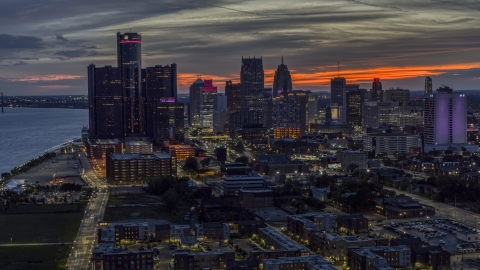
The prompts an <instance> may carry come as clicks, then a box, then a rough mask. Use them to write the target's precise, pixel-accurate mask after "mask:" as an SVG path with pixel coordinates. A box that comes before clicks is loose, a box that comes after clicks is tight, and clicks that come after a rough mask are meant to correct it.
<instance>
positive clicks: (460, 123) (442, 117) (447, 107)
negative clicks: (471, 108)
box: [424, 91, 467, 150]
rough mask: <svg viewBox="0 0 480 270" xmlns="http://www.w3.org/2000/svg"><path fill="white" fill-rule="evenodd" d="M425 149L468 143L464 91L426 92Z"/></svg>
mask: <svg viewBox="0 0 480 270" xmlns="http://www.w3.org/2000/svg"><path fill="white" fill-rule="evenodd" d="M424 125H425V135H424V136H425V149H426V150H427V149H428V147H427V145H430V146H431V147H430V148H436V149H438V150H441V148H442V146H441V145H443V147H445V146H448V145H452V144H466V143H467V96H466V95H465V94H464V93H452V92H439V91H437V93H434V94H425V112H424Z"/></svg>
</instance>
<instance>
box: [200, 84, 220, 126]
mask: <svg viewBox="0 0 480 270" xmlns="http://www.w3.org/2000/svg"><path fill="white" fill-rule="evenodd" d="M216 103H217V87H216V86H213V80H205V81H204V85H203V87H202V90H201V98H200V127H201V128H203V129H208V130H209V131H212V132H213V111H214V109H215V107H216V105H217V104H216Z"/></svg>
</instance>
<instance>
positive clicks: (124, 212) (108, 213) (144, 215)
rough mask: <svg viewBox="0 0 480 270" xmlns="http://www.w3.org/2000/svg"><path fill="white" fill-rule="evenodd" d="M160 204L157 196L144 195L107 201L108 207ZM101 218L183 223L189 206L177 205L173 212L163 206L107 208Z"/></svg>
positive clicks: (115, 197)
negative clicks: (160, 220)
mask: <svg viewBox="0 0 480 270" xmlns="http://www.w3.org/2000/svg"><path fill="white" fill-rule="evenodd" d="M158 202H161V199H160V197H158V196H145V195H143V194H142V195H111V196H110V197H109V199H108V203H107V204H108V205H122V204H148V203H158ZM108 205H107V208H106V210H105V215H104V217H103V219H104V221H108V222H115V221H126V220H141V219H164V220H168V221H170V222H172V223H185V221H184V220H183V217H184V216H185V214H186V213H187V211H188V210H189V206H188V205H186V204H185V203H183V202H181V201H180V202H179V203H178V207H177V209H176V210H174V211H169V210H168V209H167V208H166V207H165V206H158V205H148V206H145V207H141V206H135V207H108Z"/></svg>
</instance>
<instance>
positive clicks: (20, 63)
mask: <svg viewBox="0 0 480 270" xmlns="http://www.w3.org/2000/svg"><path fill="white" fill-rule="evenodd" d="M24 65H27V63H26V62H24V61H18V62H16V63H12V62H10V63H9V64H4V65H1V66H2V67H8V66H24Z"/></svg>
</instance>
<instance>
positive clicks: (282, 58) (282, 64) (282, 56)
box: [282, 55, 283, 65]
mask: <svg viewBox="0 0 480 270" xmlns="http://www.w3.org/2000/svg"><path fill="white" fill-rule="evenodd" d="M282 65H283V55H282Z"/></svg>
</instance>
